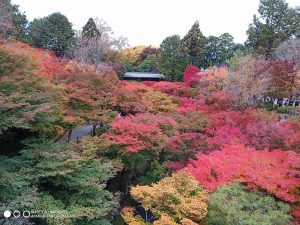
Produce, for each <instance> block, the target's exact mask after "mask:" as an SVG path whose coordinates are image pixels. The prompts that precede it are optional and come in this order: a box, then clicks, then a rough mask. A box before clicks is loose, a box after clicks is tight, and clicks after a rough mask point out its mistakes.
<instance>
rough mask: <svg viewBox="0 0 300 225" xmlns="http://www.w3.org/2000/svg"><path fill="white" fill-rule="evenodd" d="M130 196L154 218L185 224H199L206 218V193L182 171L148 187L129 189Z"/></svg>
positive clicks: (193, 179)
mask: <svg viewBox="0 0 300 225" xmlns="http://www.w3.org/2000/svg"><path fill="white" fill-rule="evenodd" d="M131 195H132V196H133V198H134V199H135V200H137V201H139V202H141V203H142V206H143V207H144V208H145V209H146V210H151V212H153V213H154V215H155V216H156V217H157V218H162V216H163V215H164V217H163V218H164V219H166V215H168V216H169V217H171V218H173V219H174V220H175V222H179V221H182V222H183V223H184V224H187V222H186V221H189V220H190V221H192V222H193V223H199V222H201V220H202V219H203V218H204V217H205V216H206V215H207V204H206V200H207V196H208V194H207V192H206V191H205V190H204V189H203V188H202V187H201V186H200V184H199V183H198V181H196V180H195V178H193V177H192V176H191V175H189V174H187V173H185V172H179V173H176V174H173V175H172V176H171V177H166V178H164V179H162V180H161V181H159V182H158V183H156V184H152V185H151V186H136V187H133V188H132V189H131ZM158 224H159V223H158Z"/></svg>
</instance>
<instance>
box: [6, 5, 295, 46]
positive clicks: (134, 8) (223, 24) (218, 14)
mask: <svg viewBox="0 0 300 225" xmlns="http://www.w3.org/2000/svg"><path fill="white" fill-rule="evenodd" d="M12 2H13V3H15V4H17V5H20V9H21V11H25V12H26V15H27V17H28V19H29V20H32V19H33V18H38V17H44V16H47V15H49V14H51V13H53V12H61V13H62V14H64V15H66V16H67V17H68V19H69V20H70V22H71V23H72V24H73V26H74V29H80V28H81V27H82V26H83V25H84V24H85V23H86V22H87V20H88V18H89V17H98V18H101V19H103V20H105V21H107V22H108V24H109V25H110V27H112V29H113V30H114V31H115V33H116V35H122V36H125V37H127V38H128V40H129V44H130V45H131V46H135V45H140V44H143V45H153V46H159V44H160V43H161V42H162V40H163V39H164V38H165V37H167V36H169V35H173V34H178V35H180V36H181V37H183V36H184V35H185V34H186V33H187V32H188V30H189V29H190V27H191V26H192V24H193V23H194V22H195V21H196V20H198V21H199V23H200V29H201V31H202V33H203V34H204V35H205V36H209V35H216V36H218V35H220V34H222V33H224V32H228V33H230V34H231V35H232V36H233V37H234V40H235V42H237V43H243V42H244V41H245V40H246V30H247V27H248V25H249V23H251V22H252V17H253V15H254V14H255V13H257V9H258V5H259V0H84V1H82V0H12ZM287 2H288V3H289V5H290V6H293V7H294V6H296V5H300V4H299V0H288V1H287ZM297 3H298V4H297Z"/></svg>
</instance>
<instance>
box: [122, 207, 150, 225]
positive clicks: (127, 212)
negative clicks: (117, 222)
mask: <svg viewBox="0 0 300 225" xmlns="http://www.w3.org/2000/svg"><path fill="white" fill-rule="evenodd" d="M121 215H122V217H123V219H124V221H125V223H126V224H128V225H146V223H145V222H144V221H143V220H142V219H141V218H138V217H137V216H135V209H134V208H132V207H124V208H123V209H122V210H121Z"/></svg>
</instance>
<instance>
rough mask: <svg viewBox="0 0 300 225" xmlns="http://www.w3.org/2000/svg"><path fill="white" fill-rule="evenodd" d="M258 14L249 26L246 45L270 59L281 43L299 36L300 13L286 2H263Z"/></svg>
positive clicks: (280, 0) (262, 0)
mask: <svg viewBox="0 0 300 225" xmlns="http://www.w3.org/2000/svg"><path fill="white" fill-rule="evenodd" d="M258 13H259V16H256V15H254V17H253V23H252V24H250V25H249V28H248V31H247V34H248V39H247V41H246V45H247V46H249V47H251V48H252V49H253V52H254V53H256V54H264V55H265V57H266V58H267V59H270V58H272V53H273V51H274V49H275V48H277V47H278V45H279V44H280V43H281V42H283V41H285V40H287V39H289V38H291V37H293V36H295V35H299V27H300V11H299V9H294V8H290V7H289V6H288V3H286V1H285V0H261V1H260V4H259V9H258ZM297 32H298V34H297Z"/></svg>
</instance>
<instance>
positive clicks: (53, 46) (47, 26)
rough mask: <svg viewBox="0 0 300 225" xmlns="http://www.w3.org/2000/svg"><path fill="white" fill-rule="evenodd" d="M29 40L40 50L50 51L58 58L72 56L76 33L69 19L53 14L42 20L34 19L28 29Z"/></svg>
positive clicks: (59, 14)
mask: <svg viewBox="0 0 300 225" xmlns="http://www.w3.org/2000/svg"><path fill="white" fill-rule="evenodd" d="M28 30H29V32H28V40H29V42H31V43H32V44H33V45H34V46H36V47H38V48H44V49H49V50H52V51H54V52H55V54H56V55H57V56H70V55H69V54H70V53H69V49H70V48H71V47H72V45H73V44H74V35H75V33H74V31H73V29H72V25H71V23H70V22H69V20H68V18H67V17H66V16H64V15H62V14H61V13H53V14H51V15H49V16H47V17H44V18H41V19H34V20H33V21H32V22H31V23H30V24H29V28H28Z"/></svg>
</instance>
